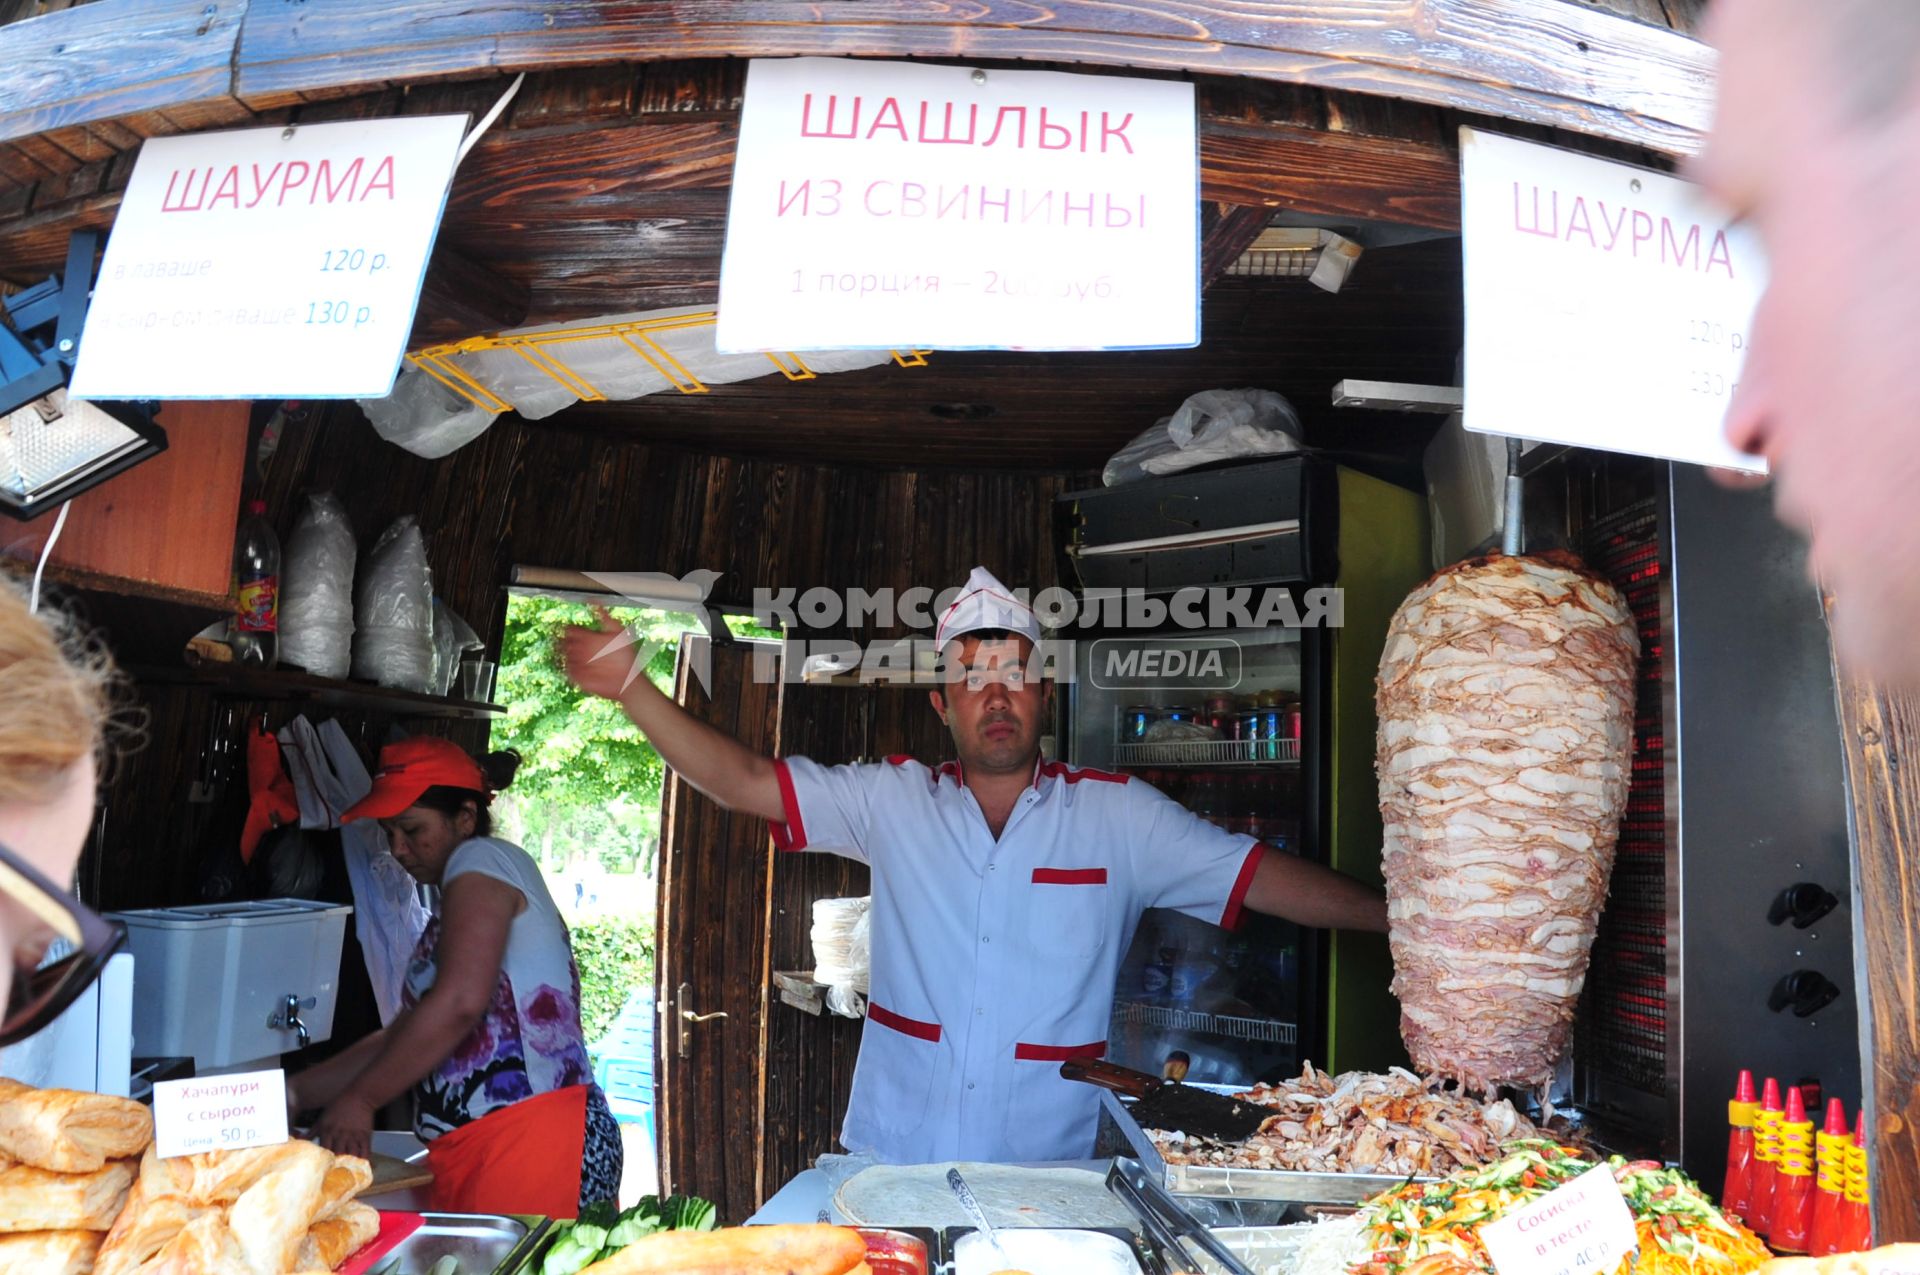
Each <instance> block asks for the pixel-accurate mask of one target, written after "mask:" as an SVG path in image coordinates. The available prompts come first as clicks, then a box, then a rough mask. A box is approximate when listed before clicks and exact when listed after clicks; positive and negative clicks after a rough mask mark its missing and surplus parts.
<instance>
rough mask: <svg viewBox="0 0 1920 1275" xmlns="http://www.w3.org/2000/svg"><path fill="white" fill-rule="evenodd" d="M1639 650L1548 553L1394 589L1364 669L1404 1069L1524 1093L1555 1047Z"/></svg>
mask: <svg viewBox="0 0 1920 1275" xmlns="http://www.w3.org/2000/svg"><path fill="white" fill-rule="evenodd" d="M1638 655H1639V638H1638V635H1637V633H1636V632H1635V629H1634V625H1633V621H1632V617H1631V615H1630V614H1629V612H1628V611H1627V608H1626V604H1625V603H1624V602H1623V601H1622V600H1621V598H1620V595H1619V593H1618V592H1617V591H1615V589H1614V588H1613V586H1611V585H1610V584H1608V583H1607V582H1606V581H1604V580H1602V579H1600V578H1598V577H1597V576H1594V575H1592V574H1590V573H1589V572H1587V571H1586V570H1585V569H1583V568H1582V567H1581V566H1580V565H1579V564H1578V562H1577V561H1575V560H1574V559H1572V558H1571V557H1569V556H1567V555H1556V554H1548V555H1542V556H1529V557H1506V556H1499V557H1490V558H1482V559H1475V560H1472V561H1468V562H1463V563H1460V564H1458V565H1456V566H1453V567H1451V568H1449V569H1447V570H1446V571H1443V572H1441V573H1440V574H1439V575H1437V576H1435V577H1433V578H1432V579H1431V580H1429V581H1427V582H1426V583H1425V584H1423V585H1421V586H1420V587H1419V588H1418V589H1416V590H1414V592H1413V593H1412V595H1410V596H1409V597H1408V598H1407V600H1406V601H1405V602H1403V603H1402V604H1401V606H1400V609H1399V611H1398V612H1396V613H1395V615H1394V617H1393V623H1392V626H1391V627H1390V629H1389V630H1388V634H1387V643H1386V649H1385V651H1384V652H1383V653H1382V655H1381V659H1380V680H1379V692H1378V708H1379V718H1380V737H1379V752H1378V756H1377V768H1378V771H1379V778H1380V812H1381V816H1382V819H1383V821H1384V823H1385V857H1384V864H1383V866H1384V869H1385V872H1386V880H1387V901H1388V917H1389V929H1390V938H1391V942H1392V947H1393V961H1394V983H1393V990H1394V992H1395V994H1396V995H1397V996H1398V997H1399V998H1400V1030H1401V1034H1402V1036H1403V1037H1404V1038H1405V1040H1406V1044H1407V1049H1408V1050H1409V1051H1410V1052H1411V1054H1412V1056H1413V1061H1414V1064H1415V1066H1417V1067H1418V1068H1419V1069H1420V1070H1421V1071H1422V1072H1423V1073H1425V1074H1427V1075H1429V1076H1435V1077H1442V1078H1446V1079H1451V1080H1457V1081H1459V1082H1460V1083H1461V1084H1462V1085H1463V1086H1465V1087H1466V1088H1468V1089H1470V1090H1474V1091H1477V1092H1483V1093H1486V1092H1492V1091H1493V1090H1494V1089H1495V1088H1496V1087H1498V1086H1500V1085H1513V1086H1518V1087H1539V1086H1542V1085H1544V1084H1545V1083H1546V1082H1547V1081H1548V1080H1549V1079H1550V1078H1551V1076H1552V1074H1553V1068H1554V1064H1555V1063H1556V1062H1557V1061H1558V1059H1559V1057H1560V1055H1561V1053H1562V1051H1563V1050H1564V1049H1565V1047H1566V1043H1567V1034H1568V1030H1569V1028H1570V1026H1571V1024H1572V1021H1573V1012H1574V1003H1575V1001H1576V1000H1577V999H1578V997H1579V994H1580V987H1581V984H1582V983H1583V982H1584V981H1585V979H1586V973H1587V956H1588V952H1589V949H1590V948H1591V946H1592V943H1593V933H1594V927H1595V924H1596V923H1597V922H1598V920H1599V916H1600V908H1601V905H1602V904H1603V903H1604V902H1605V901H1606V895H1607V878H1608V876H1609V874H1610V873H1611V872H1612V869H1613V852H1614V844H1615V841H1616V839H1617V838H1618V835H1619V828H1620V816H1621V812H1622V810H1623V808H1624V806H1625V803H1626V794H1627V781H1628V778H1629V766H1630V758H1631V750H1632V724H1633V702H1634V666H1635V662H1636V660H1637V658H1638Z"/></svg>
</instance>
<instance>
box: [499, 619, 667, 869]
mask: <svg viewBox="0 0 1920 1275" xmlns="http://www.w3.org/2000/svg"><path fill="white" fill-rule="evenodd" d="M613 614H614V618H616V619H618V620H619V621H620V622H621V623H623V624H625V625H627V626H628V627H629V628H631V629H632V630H634V631H635V633H636V634H638V635H639V637H640V639H641V640H642V641H643V642H645V643H646V644H647V645H648V647H649V648H651V649H652V656H651V658H650V659H649V660H648V661H647V666H646V675H647V676H648V677H650V678H652V679H653V682H654V684H655V685H656V686H658V687H660V688H661V689H662V690H665V691H669V692H670V691H671V690H672V686H673V670H674V661H675V658H676V656H677V653H678V651H679V635H680V634H681V633H682V632H684V631H685V630H686V629H687V628H689V627H690V626H691V624H692V621H691V619H690V618H689V617H687V616H681V615H669V614H666V613H664V612H660V611H652V610H645V611H643V610H638V609H634V608H616V609H615V610H614V612H613ZM592 621H593V613H592V611H591V610H590V609H589V608H588V607H586V606H584V605H582V604H580V603H577V602H563V601H559V600H557V599H554V598H537V597H519V596H515V597H512V598H509V599H508V601H507V628H506V635H505V638H504V640H503V642H502V644H501V653H500V676H499V687H498V695H497V698H498V699H499V701H500V702H501V703H503V704H505V705H507V715H506V716H505V717H504V718H501V719H500V720H498V721H496V722H495V723H494V726H493V746H494V747H495V748H512V749H514V750H516V751H518V752H519V754H520V756H521V759H522V760H521V766H520V773H519V774H518V775H517V776H516V777H515V778H514V781H513V787H512V788H510V789H509V790H508V791H507V792H506V793H505V794H503V795H502V800H501V802H500V804H499V806H498V807H497V809H498V811H499V813H500V815H501V816H502V822H503V823H504V824H505V825H506V828H505V831H506V833H507V835H508V836H509V837H511V838H512V839H513V840H515V841H517V842H519V843H520V844H521V845H522V846H524V847H526V849H527V850H528V851H529V852H530V853H532V854H533V855H534V856H535V857H536V858H538V859H539V860H540V861H541V862H542V863H545V864H548V865H550V866H559V865H562V864H565V863H567V862H570V861H572V860H573V859H574V858H575V857H577V856H581V855H586V854H592V855H595V856H597V857H598V858H599V859H600V861H601V862H602V864H604V865H605V866H606V867H607V868H608V869H609V870H612V871H620V872H626V871H632V870H633V869H634V868H635V867H636V866H642V867H647V868H650V867H651V862H650V860H651V850H652V847H653V846H655V845H656V844H657V843H658V840H659V836H660V797H661V789H662V786H663V784H664V782H665V779H666V767H665V765H664V763H662V762H661V760H660V754H658V753H656V752H655V751H654V750H653V745H651V744H649V743H648V742H647V740H646V738H645V737H644V736H643V735H641V733H640V728H639V727H637V726H635V725H634V724H633V723H632V722H631V721H629V720H627V715H626V714H625V713H623V712H621V711H620V707H619V705H617V704H615V703H613V702H612V701H611V700H604V699H599V698H596V697H594V696H590V695H586V694H583V693H582V692H581V691H580V690H579V689H578V688H576V687H575V686H574V685H573V683H571V682H569V681H568V680H567V675H566V672H565V670H563V669H562V668H561V667H560V661H559V654H558V649H557V639H558V636H559V633H560V630H561V628H562V627H563V626H565V625H568V624H590V623H592ZM643 858H644V859H646V860H647V862H645V863H642V862H641V860H642V859H643Z"/></svg>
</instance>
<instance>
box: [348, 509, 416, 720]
mask: <svg viewBox="0 0 1920 1275" xmlns="http://www.w3.org/2000/svg"><path fill="white" fill-rule="evenodd" d="M355 602H356V605H355V607H354V618H355V622H356V624H357V625H358V628H359V632H358V633H356V634H355V637H354V643H353V675H354V676H355V677H360V678H366V679H368V680H370V681H374V682H378V683H379V684H380V685H382V686H391V687H395V688H397V689H399V690H406V691H431V690H432V688H433V571H432V569H431V568H429V567H428V565H427V540H426V537H425V536H424V535H422V534H421V532H420V524H419V522H418V521H417V520H415V519H414V517H413V516H412V515H411V514H409V515H407V516H406V517H404V518H401V519H399V520H397V521H396V522H395V523H394V524H393V525H392V526H391V527H388V528H387V529H386V530H385V531H383V532H381V533H380V539H378V540H377V541H375V542H374V545H373V551H372V552H371V553H369V554H368V555H367V569H366V571H365V572H364V573H363V574H362V575H361V577H360V582H359V588H358V595H357V597H356V599H355Z"/></svg>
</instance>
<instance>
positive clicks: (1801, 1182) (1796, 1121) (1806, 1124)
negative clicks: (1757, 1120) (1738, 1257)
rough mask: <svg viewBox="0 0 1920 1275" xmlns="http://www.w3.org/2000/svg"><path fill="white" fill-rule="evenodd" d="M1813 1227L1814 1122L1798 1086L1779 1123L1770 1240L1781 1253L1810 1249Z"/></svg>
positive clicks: (1788, 1093) (1788, 1101)
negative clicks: (1809, 1117) (1778, 1158)
mask: <svg viewBox="0 0 1920 1275" xmlns="http://www.w3.org/2000/svg"><path fill="white" fill-rule="evenodd" d="M1812 1229H1813V1121H1812V1120H1809V1119H1808V1118H1807V1105H1806V1103H1805V1102H1804V1101H1803V1100H1802V1098H1801V1096H1800V1089H1799V1086H1797V1085H1796V1086H1794V1087H1793V1088H1790V1089H1788V1090H1787V1118H1786V1119H1785V1120H1782V1121H1781V1122H1780V1168H1779V1171H1778V1173H1777V1175H1776V1176H1775V1178H1774V1190H1773V1227H1772V1230H1771V1232H1770V1235H1769V1242H1770V1243H1772V1245H1773V1247H1774V1248H1775V1249H1777V1250H1778V1251H1780V1252H1782V1253H1804V1252H1806V1251H1807V1233H1808V1232H1809V1231H1811V1230H1812Z"/></svg>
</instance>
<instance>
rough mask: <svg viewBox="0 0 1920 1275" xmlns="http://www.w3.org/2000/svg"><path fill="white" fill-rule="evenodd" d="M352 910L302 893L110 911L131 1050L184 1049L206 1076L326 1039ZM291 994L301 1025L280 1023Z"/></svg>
mask: <svg viewBox="0 0 1920 1275" xmlns="http://www.w3.org/2000/svg"><path fill="white" fill-rule="evenodd" d="M352 914H353V909H352V908H351V907H348V906H346V905H344V904H335V903H313V902H309V901H307V900H304V899H268V900H264V901H262V902H259V903H221V904H212V905H208V906H204V907H182V908H145V909H141V910H138V911H133V912H115V913H112V918H113V919H114V920H116V921H120V922H122V923H123V924H125V925H126V927H127V946H128V947H129V948H130V949H132V951H133V957H134V976H133V978H134V988H133V991H134V997H133V1052H134V1053H135V1054H136V1055H138V1056H140V1057H143V1058H155V1057H176V1058H177V1057H183V1056H188V1055H190V1056H192V1058H193V1061H194V1066H195V1068H196V1069H197V1070H199V1071H201V1072H203V1073H204V1072H207V1071H210V1070H212V1069H215V1068H222V1067H231V1066H233V1065H234V1064H236V1063H247V1062H256V1061H261V1060H268V1064H269V1065H270V1064H271V1060H272V1059H273V1058H274V1057H275V1056H277V1055H279V1054H283V1053H290V1052H292V1051H293V1050H296V1049H299V1048H301V1047H302V1046H303V1045H305V1044H317V1043H319V1042H320V1041H323V1040H326V1039H327V1038H329V1037H330V1036H332V1035H333V1007H334V1000H335V997H336V996H337V995H338V991H339V980H340V945H341V942H342V940H343V939H344V938H345V935H346V929H347V918H348V917H349V916H351V915H352ZM289 997H291V998H292V1000H293V1002H294V1003H295V1005H297V1007H298V1008H297V1016H298V1019H299V1024H300V1026H293V1025H290V1024H288V1022H287V1010H288V1008H289V1004H288V998H289ZM309 1001H310V1002H311V1004H308V1003H307V1002H309ZM301 1026H304V1027H305V1029H306V1039H305V1040H304V1041H303V1040H302V1039H301V1033H300V1027H301Z"/></svg>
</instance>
